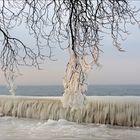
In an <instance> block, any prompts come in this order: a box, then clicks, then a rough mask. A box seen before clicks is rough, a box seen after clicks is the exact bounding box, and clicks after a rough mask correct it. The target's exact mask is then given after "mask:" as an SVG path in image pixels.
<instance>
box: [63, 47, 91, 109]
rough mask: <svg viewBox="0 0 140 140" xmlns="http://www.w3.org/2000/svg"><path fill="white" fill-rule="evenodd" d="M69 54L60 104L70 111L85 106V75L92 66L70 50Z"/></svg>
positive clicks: (83, 57)
mask: <svg viewBox="0 0 140 140" xmlns="http://www.w3.org/2000/svg"><path fill="white" fill-rule="evenodd" d="M69 54H70V59H69V62H68V64H67V68H66V73H65V77H64V80H63V85H64V94H63V98H62V103H63V106H64V107H71V108H72V109H78V108H83V107H84V106H85V104H86V96H85V94H86V93H87V74H88V71H89V70H90V69H91V67H92V64H87V63H86V59H85V56H80V55H75V54H74V53H73V51H72V50H70V49H69Z"/></svg>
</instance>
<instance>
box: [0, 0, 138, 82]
mask: <svg viewBox="0 0 140 140" xmlns="http://www.w3.org/2000/svg"><path fill="white" fill-rule="evenodd" d="M137 6H139V8H140V1H139V2H137ZM128 29H129V32H130V33H131V34H130V35H129V36H128V37H127V39H126V40H125V41H124V42H123V43H122V47H123V48H124V49H125V50H126V52H119V51H117V49H116V48H115V47H113V46H112V40H111V39H110V38H109V37H105V39H104V41H103V43H102V44H103V51H104V53H102V54H101V55H100V63H101V65H102V68H100V69H99V68H97V67H96V66H95V67H93V70H91V71H90V73H89V79H88V83H89V84H93V85H96V84H140V29H139V28H138V27H137V26H129V27H128ZM17 34H18V35H20V34H22V35H23V37H24V39H25V40H26V41H27V42H29V43H30V44H32V41H30V40H28V38H26V35H25V34H27V33H24V30H22V29H21V30H20V31H18V32H17ZM53 53H54V55H55V58H56V59H57V61H49V60H48V61H47V62H46V63H45V64H44V65H43V66H42V68H43V69H44V70H40V71H39V70H37V69H35V68H27V67H23V68H21V72H22V74H23V75H22V76H20V77H18V78H17V80H16V84H17V85H62V80H63V76H64V71H65V68H66V64H67V62H68V53H67V51H66V50H65V51H63V50H60V49H59V48H57V49H54V50H53ZM0 75H1V77H0V85H4V84H5V79H4V76H3V73H2V72H1V71H0Z"/></svg>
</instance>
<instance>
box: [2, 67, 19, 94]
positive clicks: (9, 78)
mask: <svg viewBox="0 0 140 140" xmlns="http://www.w3.org/2000/svg"><path fill="white" fill-rule="evenodd" d="M4 76H5V79H6V82H7V87H8V89H9V92H10V93H11V94H12V95H13V96H14V95H15V93H16V85H15V83H14V82H15V79H16V77H17V75H16V74H15V73H14V72H13V71H10V70H9V69H6V70H5V71H4Z"/></svg>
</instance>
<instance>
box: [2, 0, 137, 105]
mask: <svg viewBox="0 0 140 140" xmlns="http://www.w3.org/2000/svg"><path fill="white" fill-rule="evenodd" d="M132 3H133V2H131V1H128V0H41V1H40V0H20V1H19V0H2V1H1V4H0V32H1V34H2V35H1V36H0V37H1V48H2V49H1V55H0V60H1V69H2V70H3V71H4V72H5V75H6V76H5V77H6V78H7V80H8V81H9V79H10V80H12V81H13V80H14V79H15V78H14V77H15V75H17V74H16V73H17V72H18V66H19V65H29V66H36V67H39V62H40V60H44V59H45V57H49V58H51V54H52V44H54V43H57V46H59V47H61V48H62V49H67V50H68V52H69V55H70V59H69V62H68V64H67V67H66V72H65V76H64V95H63V96H64V98H63V105H64V106H66V107H73V108H79V107H82V106H84V104H86V97H85V94H86V92H87V74H88V71H89V70H90V69H91V68H92V66H93V65H94V64H96V65H99V62H98V58H99V55H100V53H101V52H102V50H101V45H100V42H101V40H102V39H103V36H104V35H110V36H111V37H112V40H113V45H114V46H115V47H117V48H118V50H119V51H123V50H122V49H121V46H120V43H121V41H122V40H123V37H124V35H127V34H128V32H127V29H126V26H127V24H135V23H137V24H138V25H139V21H138V20H137V19H136V16H137V13H138V12H139V10H137V9H136V7H133V6H132ZM21 24H24V25H25V26H26V29H27V30H28V31H29V34H30V35H31V36H33V38H34V39H35V40H36V46H35V47H36V49H32V48H31V47H28V46H27V45H26V44H25V43H24V42H23V41H21V40H20V39H19V38H15V37H14V36H12V35H11V34H10V31H11V30H12V29H13V28H15V27H16V26H17V25H21ZM66 43H67V46H65V45H64V44H66ZM42 48H46V51H47V52H48V53H46V54H44V53H43V52H42V51H41V50H42ZM21 51H22V53H21ZM28 61H29V62H30V63H28ZM7 73H8V74H7ZM11 75H12V76H11ZM10 83H11V82H10ZM9 85H10V84H9ZM12 86H13V84H12Z"/></svg>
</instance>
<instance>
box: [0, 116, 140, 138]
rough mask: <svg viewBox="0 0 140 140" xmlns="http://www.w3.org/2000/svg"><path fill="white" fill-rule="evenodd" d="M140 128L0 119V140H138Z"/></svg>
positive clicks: (59, 121)
mask: <svg viewBox="0 0 140 140" xmlns="http://www.w3.org/2000/svg"><path fill="white" fill-rule="evenodd" d="M139 139H140V128H138V127H137V128H131V127H119V126H111V125H101V124H100V125H99V124H78V123H74V122H69V121H66V120H63V119H61V120H58V121H54V120H50V119H49V120H48V121H41V120H34V119H27V118H26V119H25V118H24V119H23V118H14V117H1V118H0V140H139Z"/></svg>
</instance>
